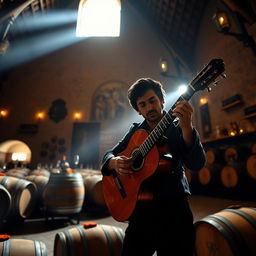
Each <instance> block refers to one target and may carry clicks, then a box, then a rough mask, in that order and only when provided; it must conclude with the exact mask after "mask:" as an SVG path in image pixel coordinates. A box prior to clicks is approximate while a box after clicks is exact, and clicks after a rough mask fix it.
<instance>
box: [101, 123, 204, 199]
mask: <svg viewBox="0 0 256 256" xmlns="http://www.w3.org/2000/svg"><path fill="white" fill-rule="evenodd" d="M139 129H144V130H148V124H147V122H146V121H144V122H142V123H134V124H133V125H132V127H131V128H130V130H129V131H128V132H127V134H126V135H125V136H124V137H123V139H122V140H121V141H120V142H119V143H118V144H117V145H115V146H114V147H113V148H112V149H110V150H108V151H107V152H106V153H105V155H104V156H103V160H102V164H103V165H102V169H101V171H102V174H103V175H109V174H111V171H110V170H108V169H107V164H108V161H109V160H110V158H112V157H113V156H116V155H117V154H119V153H121V152H123V151H124V150H125V149H126V147H127V145H128V143H129V140H130V138H131V136H132V135H133V134H134V133H135V132H136V131H137V130H139ZM164 135H165V136H166V137H167V143H168V146H169V149H170V153H171V155H172V157H173V160H174V166H173V168H172V169H171V170H170V172H168V173H166V174H165V175H162V176H161V177H160V178H159V177H158V178H157V183H154V184H155V185H154V191H153V192H154V196H155V197H156V198H157V197H160V198H165V197H170V196H178V195H182V194H190V189H189V185H188V182H187V179H186V176H185V173H184V170H185V168H188V169H190V170H191V171H199V170H200V169H201V168H203V166H204V165H205V152H204V149H203V147H202V144H201V142H200V139H199V135H198V132H197V131H196V129H195V128H193V142H192V145H191V146H190V148H187V147H186V145H185V143H184V141H183V138H182V134H181V129H180V128H179V126H178V125H177V124H176V123H174V124H171V125H170V127H169V128H168V129H167V131H166V132H165V134H164ZM154 176H155V174H153V175H152V176H151V177H149V178H148V179H154Z"/></svg>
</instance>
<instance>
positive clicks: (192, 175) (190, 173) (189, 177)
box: [185, 168, 195, 184]
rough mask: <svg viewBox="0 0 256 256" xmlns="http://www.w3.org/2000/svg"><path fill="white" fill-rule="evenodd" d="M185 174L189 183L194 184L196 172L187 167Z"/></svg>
mask: <svg viewBox="0 0 256 256" xmlns="http://www.w3.org/2000/svg"><path fill="white" fill-rule="evenodd" d="M185 176H186V179H187V181H188V184H192V183H193V181H194V179H195V173H194V172H193V171H191V170H190V169H188V168H186V169H185Z"/></svg>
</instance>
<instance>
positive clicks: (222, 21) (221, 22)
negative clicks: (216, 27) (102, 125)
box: [219, 16, 225, 25]
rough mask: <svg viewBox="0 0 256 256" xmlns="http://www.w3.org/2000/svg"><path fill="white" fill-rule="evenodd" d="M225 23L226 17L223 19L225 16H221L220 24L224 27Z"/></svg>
mask: <svg viewBox="0 0 256 256" xmlns="http://www.w3.org/2000/svg"><path fill="white" fill-rule="evenodd" d="M224 21H225V19H224V17H223V16H220V17H219V23H220V25H223V23H224Z"/></svg>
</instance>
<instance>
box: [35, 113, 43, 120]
mask: <svg viewBox="0 0 256 256" xmlns="http://www.w3.org/2000/svg"><path fill="white" fill-rule="evenodd" d="M44 117H45V114H44V112H37V113H36V119H37V120H38V121H41V120H42V119H44Z"/></svg>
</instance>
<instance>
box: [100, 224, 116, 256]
mask: <svg viewBox="0 0 256 256" xmlns="http://www.w3.org/2000/svg"><path fill="white" fill-rule="evenodd" d="M101 228H102V230H103V232H104V233H105V236H106V238H107V241H108V245H109V252H110V256H115V253H114V246H113V243H112V239H111V236H110V234H109V231H108V230H107V229H106V228H105V227H104V225H101Z"/></svg>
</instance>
